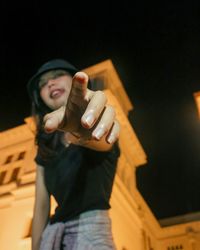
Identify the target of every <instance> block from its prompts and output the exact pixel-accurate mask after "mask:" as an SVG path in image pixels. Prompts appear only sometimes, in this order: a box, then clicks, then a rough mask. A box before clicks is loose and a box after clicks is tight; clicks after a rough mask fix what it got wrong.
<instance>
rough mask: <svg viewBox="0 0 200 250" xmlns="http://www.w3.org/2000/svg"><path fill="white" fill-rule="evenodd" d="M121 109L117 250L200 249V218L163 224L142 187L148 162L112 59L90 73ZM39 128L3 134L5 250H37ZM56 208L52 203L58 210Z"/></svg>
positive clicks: (114, 213)
mask: <svg viewBox="0 0 200 250" xmlns="http://www.w3.org/2000/svg"><path fill="white" fill-rule="evenodd" d="M84 71H85V72H86V73H88V74H89V76H90V77H91V78H93V79H94V80H95V83H96V86H97V87H98V88H102V89H104V90H105V91H106V92H107V95H109V96H110V98H112V99H113V103H114V104H115V105H116V106H117V112H118V113H117V116H118V119H119V120H120V123H121V126H122V130H121V134H120V138H119V144H120V148H121V152H122V153H121V156H120V159H119V163H118V168H117V174H116V177H115V182H114V186H113V193H112V197H111V206H112V208H111V210H110V215H111V218H112V223H113V224H112V229H113V235H114V240H115V242H116V245H117V250H179V249H184V250H200V216H199V214H198V213H197V214H192V215H186V216H182V217H177V218H171V219H168V220H163V221H160V222H158V221H157V219H156V218H155V216H154V215H153V213H152V211H151V210H150V208H149V207H148V205H147V204H146V202H145V200H144V199H143V197H142V196H141V194H140V193H139V191H138V190H137V188H136V179H135V170H136V168H137V167H139V166H141V165H143V164H145V163H146V162H147V157H146V155H145V152H144V150H143V148H142V146H141V144H140V142H139V141H138V138H137V136H136V134H135V132H134V129H133V128H132V126H131V125H130V123H129V121H128V118H127V116H128V113H129V111H130V110H132V109H133V106H132V104H131V102H130V100H129V98H128V96H127V94H126V92H125V90H124V88H123V85H122V82H121V80H120V78H119V76H118V74H117V72H116V70H115V68H114V66H113V64H112V62H111V61H110V60H106V61H104V62H101V63H99V64H96V65H94V66H92V67H89V68H87V69H84ZM34 134H35V125H34V122H33V119H32V118H31V117H28V118H26V119H25V123H24V124H22V125H21V126H18V127H15V128H13V129H9V130H6V131H4V132H1V133H0V151H1V153H0V249H1V250H29V249H31V239H30V234H31V223H32V212H33V204H34V191H35V189H34V184H35V163H34V160H33V159H34V157H35V154H36V147H35V145H34ZM55 206H56V204H55V201H54V200H53V199H52V212H53V211H54V208H55Z"/></svg>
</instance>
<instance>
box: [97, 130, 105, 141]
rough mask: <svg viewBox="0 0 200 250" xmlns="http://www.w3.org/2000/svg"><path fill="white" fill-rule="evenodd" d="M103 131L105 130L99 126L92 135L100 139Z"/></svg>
mask: <svg viewBox="0 0 200 250" xmlns="http://www.w3.org/2000/svg"><path fill="white" fill-rule="evenodd" d="M104 133H105V130H104V129H103V128H99V129H97V131H96V132H95V133H94V137H95V138H96V139H97V140H100V139H101V137H102V136H103V135H104Z"/></svg>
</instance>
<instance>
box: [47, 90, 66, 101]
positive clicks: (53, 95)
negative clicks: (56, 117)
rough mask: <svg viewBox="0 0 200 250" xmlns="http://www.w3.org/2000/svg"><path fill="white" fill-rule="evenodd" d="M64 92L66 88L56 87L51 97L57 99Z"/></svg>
mask: <svg viewBox="0 0 200 250" xmlns="http://www.w3.org/2000/svg"><path fill="white" fill-rule="evenodd" d="M64 92H65V90H64V89H54V90H52V91H51V93H50V97H51V98H52V99H57V98H59V97H60V96H61V95H62V94H63V93H64Z"/></svg>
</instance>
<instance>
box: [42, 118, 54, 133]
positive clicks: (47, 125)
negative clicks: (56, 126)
mask: <svg viewBox="0 0 200 250" xmlns="http://www.w3.org/2000/svg"><path fill="white" fill-rule="evenodd" d="M52 124H53V123H52V121H51V119H48V120H47V121H46V122H45V125H44V128H45V130H46V131H48V132H50V131H51V130H52V129H51V127H52Z"/></svg>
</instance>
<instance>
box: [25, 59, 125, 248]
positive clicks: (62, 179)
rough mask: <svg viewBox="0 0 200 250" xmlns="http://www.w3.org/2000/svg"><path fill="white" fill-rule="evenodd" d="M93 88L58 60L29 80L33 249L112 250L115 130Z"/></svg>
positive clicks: (100, 95)
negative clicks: (33, 152)
mask: <svg viewBox="0 0 200 250" xmlns="http://www.w3.org/2000/svg"><path fill="white" fill-rule="evenodd" d="M90 84H91V82H90V80H89V79H88V76H87V75H86V74H85V73H84V72H79V71H78V70H77V69H76V68H75V67H74V66H73V65H71V64H70V63H69V62H67V61H65V60H62V59H53V60H51V61H48V62H47V63H45V64H43V65H42V66H41V67H40V68H39V70H38V71H37V72H36V74H35V75H34V76H33V77H32V78H31V79H30V81H29V82H28V85H27V87H28V93H29V96H30V98H31V101H32V110H33V115H34V117H35V120H36V124H37V134H36V144H37V148H38V151H37V155H36V158H35V161H36V163H37V170H36V192H35V206H34V216H33V226H32V250H39V249H40V250H50V249H57V250H59V249H64V250H67V249H70V250H71V249H73V250H84V249H85V250H90V249H92V250H104V249H105V250H106V249H115V246H114V242H113V238H112V230H111V221H110V218H109V215H108V209H109V208H110V204H109V199H110V195H111V191H112V185H113V180H114V176H115V172H116V166H117V160H118V157H119V154H120V151H119V147H118V144H117V139H118V136H119V131H120V126H119V123H118V121H117V120H116V118H115V110H114V108H113V107H112V106H110V105H107V104H106V103H107V98H106V96H105V94H104V93H103V91H92V90H91V89H90ZM51 195H53V197H54V198H55V200H56V202H57V207H56V209H55V213H54V214H53V216H50V196H51Z"/></svg>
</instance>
